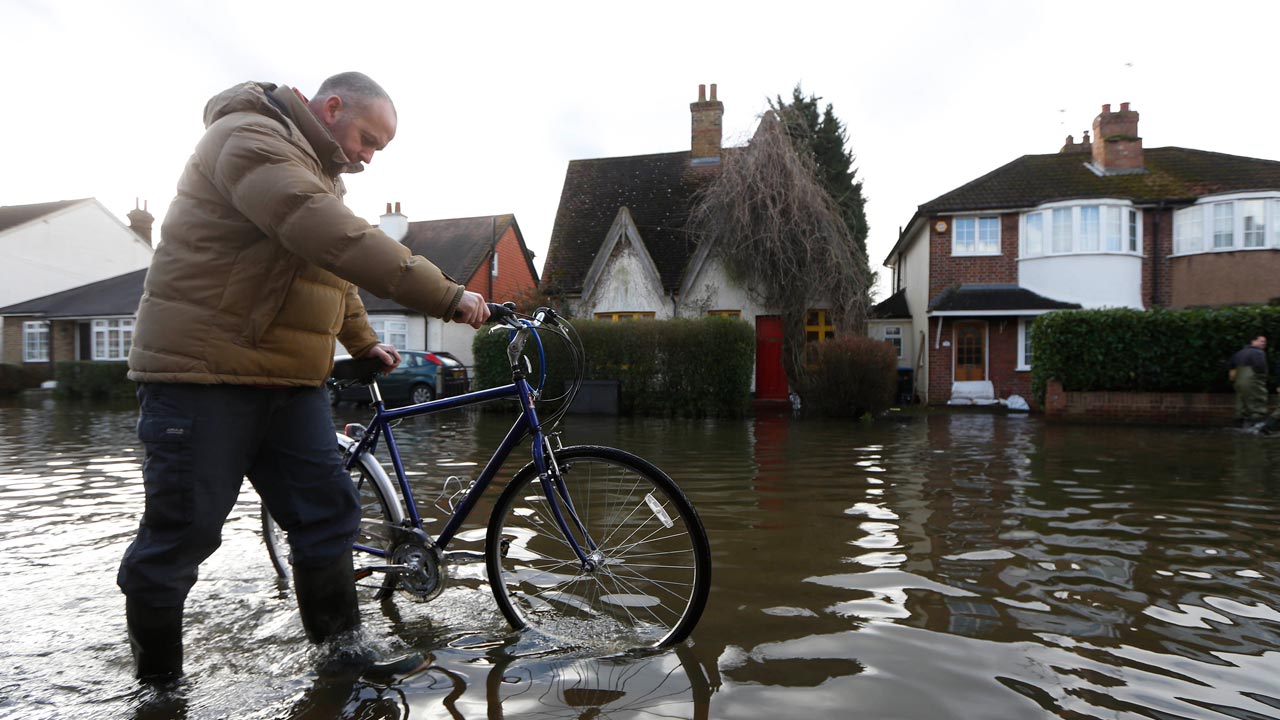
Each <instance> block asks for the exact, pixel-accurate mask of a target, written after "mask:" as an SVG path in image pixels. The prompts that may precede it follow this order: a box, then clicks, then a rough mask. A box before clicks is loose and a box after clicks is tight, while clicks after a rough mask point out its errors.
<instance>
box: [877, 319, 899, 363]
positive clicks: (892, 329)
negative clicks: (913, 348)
mask: <svg viewBox="0 0 1280 720" xmlns="http://www.w3.org/2000/svg"><path fill="white" fill-rule="evenodd" d="M880 339H881V340H884V341H885V342H887V343H889V344H890V345H892V346H894V347H895V348H897V349H898V359H899V360H901V359H902V352H903V350H902V326H901V325H884V326H882V327H881V332H880Z"/></svg>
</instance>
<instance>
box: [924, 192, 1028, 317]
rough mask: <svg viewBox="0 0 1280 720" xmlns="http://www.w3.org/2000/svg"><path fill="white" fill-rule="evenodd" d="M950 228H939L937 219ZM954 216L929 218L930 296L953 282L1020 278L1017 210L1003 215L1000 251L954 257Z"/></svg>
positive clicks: (962, 283)
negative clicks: (952, 239)
mask: <svg viewBox="0 0 1280 720" xmlns="http://www.w3.org/2000/svg"><path fill="white" fill-rule="evenodd" d="M939 220H944V221H946V223H947V229H946V230H945V231H943V232H938V221H939ZM954 220H955V218H953V217H951V216H949V215H945V216H936V217H932V218H929V299H930V300H932V299H933V298H935V297H937V296H938V294H939V293H941V292H942V291H943V290H946V289H947V288H949V287H951V286H952V285H964V284H969V283H1016V282H1018V213H1005V214H1003V215H1001V216H1000V254H999V255H979V256H960V257H955V256H953V255H952V254H951V238H952V231H953V229H954V228H953V227H952V226H953V225H954V224H955V223H954Z"/></svg>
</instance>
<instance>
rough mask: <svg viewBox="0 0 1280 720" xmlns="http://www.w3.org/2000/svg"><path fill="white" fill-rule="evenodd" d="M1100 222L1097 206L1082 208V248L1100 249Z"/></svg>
mask: <svg viewBox="0 0 1280 720" xmlns="http://www.w3.org/2000/svg"><path fill="white" fill-rule="evenodd" d="M1099 224H1100V223H1099V222H1098V208H1097V206H1091V207H1082V208H1080V249H1081V250H1083V251H1084V252H1096V251H1097V250H1098V234H1099V233H1098V230H1099Z"/></svg>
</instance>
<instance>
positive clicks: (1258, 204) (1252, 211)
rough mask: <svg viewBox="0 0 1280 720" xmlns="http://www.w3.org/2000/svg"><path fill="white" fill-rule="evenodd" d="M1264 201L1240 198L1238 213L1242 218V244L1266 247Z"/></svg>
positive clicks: (1265, 206) (1265, 205)
mask: <svg viewBox="0 0 1280 720" xmlns="http://www.w3.org/2000/svg"><path fill="white" fill-rule="evenodd" d="M1266 208H1267V204H1266V201H1263V200H1241V201H1240V215H1241V217H1242V218H1243V219H1244V246H1245V247H1266V244H1267V220H1266V211H1267V210H1266Z"/></svg>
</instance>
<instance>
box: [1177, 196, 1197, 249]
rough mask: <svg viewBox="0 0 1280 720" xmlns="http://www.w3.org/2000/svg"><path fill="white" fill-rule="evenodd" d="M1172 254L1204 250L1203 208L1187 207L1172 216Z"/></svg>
mask: <svg viewBox="0 0 1280 720" xmlns="http://www.w3.org/2000/svg"><path fill="white" fill-rule="evenodd" d="M1173 233H1174V252H1177V253H1191V252H1200V251H1202V250H1204V208H1202V207H1189V208H1185V209H1183V210H1179V211H1177V212H1176V213H1174V214H1173Z"/></svg>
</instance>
